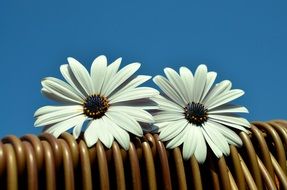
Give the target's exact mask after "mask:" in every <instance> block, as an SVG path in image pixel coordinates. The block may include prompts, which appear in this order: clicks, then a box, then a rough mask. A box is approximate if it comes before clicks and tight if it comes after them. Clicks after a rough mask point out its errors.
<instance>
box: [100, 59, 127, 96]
mask: <svg viewBox="0 0 287 190" xmlns="http://www.w3.org/2000/svg"><path fill="white" fill-rule="evenodd" d="M121 62H122V58H121V57H120V58H118V59H116V60H115V61H114V62H113V63H111V64H110V65H109V66H108V68H107V70H106V75H105V79H104V82H103V85H102V89H101V94H103V95H105V94H106V91H107V88H108V87H109V86H110V84H111V83H112V81H113V80H112V79H111V78H113V77H114V76H115V75H116V73H117V72H118V70H119V67H120V64H121Z"/></svg>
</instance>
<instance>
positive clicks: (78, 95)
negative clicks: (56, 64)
mask: <svg viewBox="0 0 287 190" xmlns="http://www.w3.org/2000/svg"><path fill="white" fill-rule="evenodd" d="M44 80H48V81H52V82H53V83H57V84H58V85H60V86H62V88H65V89H68V90H69V91H71V92H72V93H73V94H72V96H76V98H78V99H79V100H80V101H83V100H84V99H85V96H83V95H82V93H80V92H79V91H78V90H77V89H75V88H74V87H73V86H71V85H70V84H68V83H66V82H64V81H62V80H60V79H57V78H54V77H46V78H45V79H44ZM44 80H43V81H44ZM52 85H53V84H52Z"/></svg>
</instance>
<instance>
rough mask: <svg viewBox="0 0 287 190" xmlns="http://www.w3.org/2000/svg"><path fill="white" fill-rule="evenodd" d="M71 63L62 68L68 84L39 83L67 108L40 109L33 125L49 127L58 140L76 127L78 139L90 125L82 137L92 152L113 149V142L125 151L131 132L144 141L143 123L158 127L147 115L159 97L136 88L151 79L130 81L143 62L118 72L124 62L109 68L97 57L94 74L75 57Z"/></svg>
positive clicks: (152, 91) (49, 79) (49, 80)
mask: <svg viewBox="0 0 287 190" xmlns="http://www.w3.org/2000/svg"><path fill="white" fill-rule="evenodd" d="M68 62H69V64H66V65H62V66H61V67H60V71H61V73H62V75H63V77H64V78H65V79H66V81H67V82H65V81H62V80H59V79H57V78H53V77H47V78H45V79H44V80H42V82H41V83H42V86H43V88H42V91H41V92H42V93H43V94H44V95H45V96H47V97H48V98H50V99H52V100H55V101H58V102H60V103H63V104H65V105H61V106H44V107H41V108H39V109H38V110H37V111H36V112H35V114H34V116H35V117H36V121H35V126H36V127H39V126H47V127H46V129H45V132H48V133H51V134H53V135H54V136H55V137H58V136H59V135H60V134H61V133H63V132H65V131H67V130H69V129H71V128H73V135H74V137H75V138H78V137H79V135H80V133H81V130H82V126H83V124H84V122H85V121H88V124H87V129H86V130H85V132H84V138H85V141H86V143H87V145H88V146H89V147H90V146H92V145H94V144H95V143H96V142H97V141H98V140H100V141H101V142H102V143H103V144H104V145H105V146H106V147H107V148H110V147H111V145H112V142H113V140H114V138H115V139H116V140H117V142H118V143H119V144H120V145H121V146H122V147H123V148H124V149H126V150H127V149H128V148H129V142H130V137H129V134H128V133H132V134H134V135H136V136H142V135H143V131H142V128H141V126H140V123H139V122H143V123H153V122H154V119H153V117H152V115H151V114H150V113H148V112H147V111H146V110H148V109H154V108H155V106H152V103H154V102H152V101H151V100H150V98H151V97H153V96H155V95H158V94H159V92H158V91H157V90H155V89H153V88H149V87H138V86H139V85H141V84H142V83H144V82H146V81H147V80H149V79H150V78H151V77H150V76H145V75H139V76H136V77H132V76H133V74H134V73H135V72H136V71H137V70H138V69H139V67H140V64H139V63H132V64H129V65H127V66H125V67H124V68H122V69H120V70H119V71H118V69H119V67H120V63H121V58H119V59H117V60H115V61H114V62H113V63H112V64H110V65H109V66H107V58H106V57H105V56H103V55H102V56H99V57H97V58H96V59H95V60H94V61H93V63H92V66H91V71H90V73H89V72H88V71H87V70H86V68H85V67H84V66H83V65H82V64H81V63H79V62H78V61H77V60H75V59H74V58H71V57H69V58H68Z"/></svg>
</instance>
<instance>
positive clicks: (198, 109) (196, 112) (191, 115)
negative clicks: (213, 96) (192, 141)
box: [184, 102, 208, 126]
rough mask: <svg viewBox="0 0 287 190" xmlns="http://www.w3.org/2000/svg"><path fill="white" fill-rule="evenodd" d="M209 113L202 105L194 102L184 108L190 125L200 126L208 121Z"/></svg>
mask: <svg viewBox="0 0 287 190" xmlns="http://www.w3.org/2000/svg"><path fill="white" fill-rule="evenodd" d="M207 111H208V110H207V109H205V107H204V105H202V104H201V103H195V102H192V103H191V104H190V103H188V104H187V106H186V107H185V108H184V116H185V119H187V120H188V122H189V123H193V124H195V125H197V126H200V125H202V124H203V123H204V122H206V121H207Z"/></svg>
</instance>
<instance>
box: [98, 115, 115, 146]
mask: <svg viewBox="0 0 287 190" xmlns="http://www.w3.org/2000/svg"><path fill="white" fill-rule="evenodd" d="M97 120H98V122H97V123H95V128H96V129H97V130H98V137H99V139H100V141H101V142H102V143H103V144H104V145H105V146H106V147H107V148H111V146H112V144H113V141H114V137H113V136H112V134H111V133H110V130H109V129H108V128H109V125H108V123H106V122H104V120H103V118H100V119H97Z"/></svg>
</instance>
